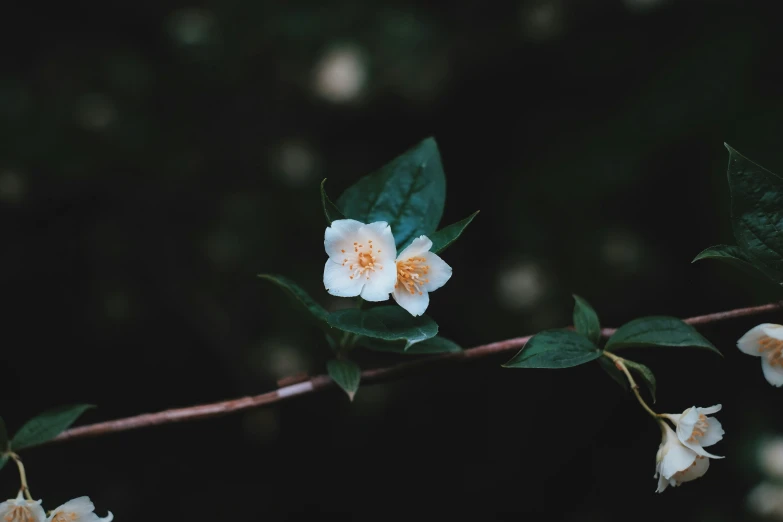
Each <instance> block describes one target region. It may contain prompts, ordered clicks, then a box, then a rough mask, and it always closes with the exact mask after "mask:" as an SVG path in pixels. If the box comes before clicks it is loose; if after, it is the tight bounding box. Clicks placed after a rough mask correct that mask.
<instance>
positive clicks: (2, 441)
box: [0, 417, 8, 453]
mask: <svg viewBox="0 0 783 522" xmlns="http://www.w3.org/2000/svg"><path fill="white" fill-rule="evenodd" d="M6 451H8V430H7V429H6V427H5V421H4V420H3V418H2V417H0V453H5V452H6Z"/></svg>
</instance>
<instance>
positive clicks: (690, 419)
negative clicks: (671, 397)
mask: <svg viewBox="0 0 783 522" xmlns="http://www.w3.org/2000/svg"><path fill="white" fill-rule="evenodd" d="M698 421H699V410H698V409H697V408H696V406H693V407H691V408H688V409H687V410H685V411H684V412H682V415H680V419H679V421H678V422H677V423H676V424H677V438H678V439H680V442H682V443H683V444H684V443H685V441H687V440H688V439H690V438H691V436H692V435H693V428H695V427H696V423H697V422H698Z"/></svg>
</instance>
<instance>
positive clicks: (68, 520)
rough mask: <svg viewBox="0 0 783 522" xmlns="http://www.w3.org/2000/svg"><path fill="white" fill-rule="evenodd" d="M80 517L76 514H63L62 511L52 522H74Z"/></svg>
mask: <svg viewBox="0 0 783 522" xmlns="http://www.w3.org/2000/svg"><path fill="white" fill-rule="evenodd" d="M77 518H78V515H77V514H76V513H63V512H62V511H61V512H59V513H57V514H56V515H55V516H54V518H53V519H52V520H51V522H72V521H73V520H76V519H77Z"/></svg>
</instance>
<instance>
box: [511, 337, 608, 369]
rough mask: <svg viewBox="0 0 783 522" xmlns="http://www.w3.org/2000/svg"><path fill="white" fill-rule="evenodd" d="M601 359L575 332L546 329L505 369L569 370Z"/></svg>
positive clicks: (591, 346)
mask: <svg viewBox="0 0 783 522" xmlns="http://www.w3.org/2000/svg"><path fill="white" fill-rule="evenodd" d="M599 357H601V350H600V349H598V347H596V346H595V345H594V344H593V343H592V342H590V340H589V339H588V338H587V337H585V336H584V335H582V334H580V333H577V332H574V331H573V330H547V331H544V332H541V333H539V334H536V335H534V336H533V338H532V339H530V340H529V341H528V342H527V344H526V345H525V347H524V348H522V350H520V351H519V353H517V354H516V355H515V356H514V357H512V358H511V360H510V361H508V362H507V363H506V364H504V365H503V366H504V367H505V368H570V367H572V366H579V365H580V364H584V363H587V362H590V361H594V360H596V359H598V358H599Z"/></svg>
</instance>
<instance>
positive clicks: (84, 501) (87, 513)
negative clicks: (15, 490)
mask: <svg viewBox="0 0 783 522" xmlns="http://www.w3.org/2000/svg"><path fill="white" fill-rule="evenodd" d="M94 511H95V506H94V505H93V503H92V501H90V497H78V498H75V499H73V500H69V501H68V502H66V503H65V504H63V505H62V506H60V507H58V508H57V509H55V510H53V511H50V512H49V516H47V515H46V512H45V511H44V509H43V507H41V501H40V500H28V499H26V498H24V496H23V495H22V491H20V492H19V495H17V497H16V498H15V499H10V500H6V501H5V502H3V503H2V504H0V520H3V521H5V522H111V521H112V520H114V515H113V514H112V513H111V511H109V514H108V515H106V516H105V517H103V518H100V517H98V515H96V514H95V513H94Z"/></svg>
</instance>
